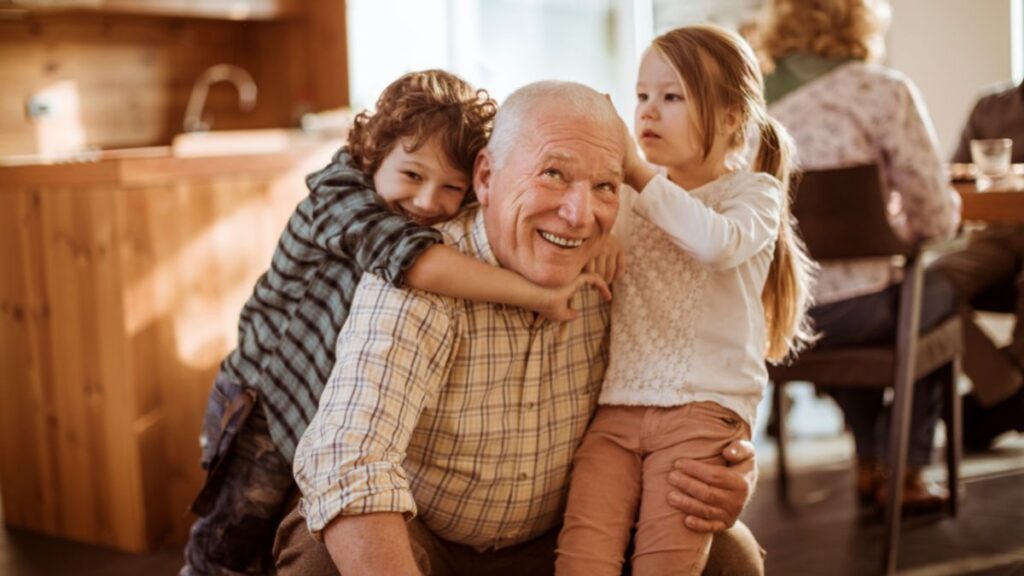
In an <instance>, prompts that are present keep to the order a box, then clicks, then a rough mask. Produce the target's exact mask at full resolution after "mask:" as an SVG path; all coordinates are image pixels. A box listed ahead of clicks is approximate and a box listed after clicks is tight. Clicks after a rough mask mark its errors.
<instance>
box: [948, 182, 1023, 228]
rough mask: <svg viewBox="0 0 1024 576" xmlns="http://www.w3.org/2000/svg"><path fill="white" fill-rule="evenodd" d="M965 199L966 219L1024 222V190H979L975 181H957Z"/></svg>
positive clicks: (956, 184) (956, 186) (961, 194)
mask: <svg viewBox="0 0 1024 576" xmlns="http://www.w3.org/2000/svg"><path fill="white" fill-rule="evenodd" d="M953 187H954V188H956V191H957V192H959V193H960V199H961V200H962V201H963V211H962V213H961V214H962V217H963V219H964V220H977V221H982V222H1017V223H1022V224H1024V190H1015V191H999V190H988V191H985V192H978V190H977V187H976V186H975V184H974V182H955V183H954V184H953Z"/></svg>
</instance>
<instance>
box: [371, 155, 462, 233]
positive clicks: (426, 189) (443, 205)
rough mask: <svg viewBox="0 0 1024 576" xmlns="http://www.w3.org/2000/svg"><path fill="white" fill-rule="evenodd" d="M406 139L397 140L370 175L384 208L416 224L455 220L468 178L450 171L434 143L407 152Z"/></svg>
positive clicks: (451, 169) (456, 171) (446, 160)
mask: <svg viewBox="0 0 1024 576" xmlns="http://www.w3.org/2000/svg"><path fill="white" fill-rule="evenodd" d="M410 144H411V141H410V139H408V138H402V139H399V140H398V142H396V143H395V145H394V146H393V147H392V148H391V151H390V152H388V155H387V156H385V157H384V160H383V162H381V164H380V168H378V169H377V172H375V173H374V175H373V186H374V188H376V189H377V194H379V195H380V197H381V198H383V199H384V203H385V204H387V206H388V208H390V209H391V210H394V211H395V212H397V213H399V214H403V215H405V216H407V217H409V218H410V219H411V220H413V221H414V222H417V223H419V224H425V225H428V224H434V223H437V222H441V221H443V220H448V219H449V218H451V217H453V216H455V214H457V213H458V211H459V207H460V206H461V205H462V199H463V198H465V196H466V192H468V191H469V187H470V179H469V175H468V174H464V173H463V172H462V171H461V170H458V169H456V168H454V167H452V165H451V163H450V162H449V161H448V158H447V157H446V156H445V153H444V150H443V149H442V148H441V146H440V144H439V143H438V139H437V138H436V137H435V138H431V139H429V140H427V141H426V142H424V143H423V145H422V146H420V147H419V149H417V150H415V151H413V152H408V151H407V150H406V146H408V145H410Z"/></svg>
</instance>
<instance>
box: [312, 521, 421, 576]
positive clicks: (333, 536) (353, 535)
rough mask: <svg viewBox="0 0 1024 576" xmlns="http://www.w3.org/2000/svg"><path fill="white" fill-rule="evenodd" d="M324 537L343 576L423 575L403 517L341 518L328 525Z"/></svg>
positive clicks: (328, 549)
mask: <svg viewBox="0 0 1024 576" xmlns="http://www.w3.org/2000/svg"><path fill="white" fill-rule="evenodd" d="M323 537H324V544H325V545H326V546H327V551H328V552H329V553H330V555H331V559H332V560H334V565H335V566H337V568H338V571H339V572H341V573H342V574H386V575H389V576H390V575H391V574H394V575H396V576H405V575H408V576H419V575H420V570H419V568H417V567H416V561H415V560H414V558H413V554H412V545H411V544H410V543H409V533H408V531H406V528H405V518H403V517H402V515H401V514H398V513H394V512H383V513H379V514H364V515H360V516H340V517H338V518H335V519H334V521H332V522H331V523H330V524H328V525H327V528H325V529H324V531H323Z"/></svg>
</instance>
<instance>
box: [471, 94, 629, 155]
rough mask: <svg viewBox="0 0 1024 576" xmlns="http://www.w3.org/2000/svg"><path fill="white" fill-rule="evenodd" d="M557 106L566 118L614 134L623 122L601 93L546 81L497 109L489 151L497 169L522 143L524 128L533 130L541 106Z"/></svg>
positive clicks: (509, 98) (514, 96)
mask: <svg viewBox="0 0 1024 576" xmlns="http://www.w3.org/2000/svg"><path fill="white" fill-rule="evenodd" d="M541 104H544V105H554V106H557V107H558V109H559V111H560V112H561V113H562V115H563V116H564V117H572V118H579V119H581V120H592V121H597V122H601V123H604V124H606V125H607V126H608V128H609V129H611V131H612V133H613V134H614V133H615V131H614V130H615V126H616V125H617V124H618V123H619V122H620V120H619V117H618V115H617V114H616V113H615V108H613V107H612V105H611V102H609V101H608V99H607V98H606V97H605V96H604V95H603V94H601V93H600V92H598V91H596V90H594V89H593V88H590V87H589V86H585V85H583V84H579V83H577V82H564V81H561V80H543V81H540V82H534V83H532V84H527V85H526V86H523V87H522V88H519V89H518V90H516V91H515V92H513V93H512V94H510V95H509V97H508V98H506V99H505V102H503V103H502V104H501V106H499V107H498V113H497V115H496V116H495V117H494V129H493V130H492V132H491V139H490V140H489V141H488V143H487V149H488V150H489V151H490V152H491V158H492V159H493V161H494V164H495V167H500V166H501V165H503V164H504V163H505V159H506V158H507V157H508V153H509V152H511V151H512V149H513V147H514V146H515V145H516V144H517V143H518V142H520V135H521V134H522V131H523V130H524V129H525V128H528V127H532V126H534V124H533V123H531V122H530V116H531V113H532V112H534V111H535V110H536V108H537V107H538V106H539V105H541Z"/></svg>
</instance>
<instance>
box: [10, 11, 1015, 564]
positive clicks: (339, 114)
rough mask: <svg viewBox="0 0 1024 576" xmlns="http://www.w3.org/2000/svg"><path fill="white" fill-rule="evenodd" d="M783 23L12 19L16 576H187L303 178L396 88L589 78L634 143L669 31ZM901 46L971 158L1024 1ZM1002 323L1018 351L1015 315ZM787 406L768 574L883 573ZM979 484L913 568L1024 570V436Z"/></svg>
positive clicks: (759, 505)
mask: <svg viewBox="0 0 1024 576" xmlns="http://www.w3.org/2000/svg"><path fill="white" fill-rule="evenodd" d="M760 9H761V2H760V1H759V0H0V367H2V372H0V447H2V454H0V495H2V500H0V509H2V513H3V518H4V522H5V525H6V527H7V528H6V529H5V530H4V531H3V532H0V574H5V575H6V574H12V575H14V574H18V575H20V574H68V573H75V574H158V573H159V574H172V573H175V571H176V570H177V567H178V565H179V560H178V559H179V558H180V554H181V546H182V543H183V542H184V538H185V536H186V534H187V527H188V526H189V524H190V523H191V521H192V519H191V517H190V516H188V515H187V514H186V512H185V511H186V508H187V505H188V503H189V502H190V500H191V498H192V496H193V495H194V494H195V491H196V490H197V488H198V486H199V483H200V481H201V473H200V470H199V467H198V465H197V462H198V457H199V449H198V443H197V433H198V430H199V424H200V420H201V417H202V413H203V409H204V407H205V399H206V394H207V393H208V391H209V388H210V385H211V384H212V380H213V376H214V374H215V373H216V370H217V366H218V364H219V362H220V360H221V359H222V358H223V357H224V355H225V354H226V353H227V352H229V351H230V350H231V348H232V347H233V345H234V342H235V338H236V334H235V327H236V325H237V315H238V311H239V310H240V308H241V305H242V303H243V302H244V301H245V299H246V298H247V297H248V295H249V293H250V291H251V289H252V285H253V282H254V281H255V279H256V277H257V276H258V275H259V274H260V273H261V272H262V271H263V270H264V268H265V266H266V263H267V261H268V258H269V255H270V253H271V252H272V250H273V247H274V244H275V242H276V239H277V237H278V235H279V233H280V230H281V228H282V226H283V224H284V222H285V221H286V219H287V217H288V215H289V214H290V213H291V211H292V209H293V207H294V205H295V204H296V203H297V202H298V201H299V200H300V199H301V198H302V197H303V196H304V195H305V193H306V190H305V186H304V181H303V176H304V175H305V174H306V173H308V172H311V171H313V170H315V169H317V168H319V167H320V166H322V165H323V164H324V163H325V162H326V161H327V160H328V159H329V158H330V155H331V153H332V152H333V151H334V150H335V149H337V148H338V146H340V144H341V143H342V141H343V138H344V134H345V132H346V130H347V125H348V122H349V121H350V119H351V117H352V115H353V114H354V113H355V112H358V111H359V110H361V109H363V108H367V107H372V106H373V104H374V101H375V99H376V96H377V95H378V94H379V93H380V91H381V90H382V89H383V88H384V86H386V85H387V84H388V83H390V82H391V81H392V80H394V79H395V78H396V77H398V76H399V75H401V74H402V73H404V72H407V71H410V70H417V69H424V68H434V67H436V68H445V69H447V70H450V71H452V72H455V73H457V74H459V75H461V76H463V77H464V78H466V79H467V80H469V81H470V82H471V83H473V84H474V85H475V86H478V87H481V88H485V89H487V90H488V91H489V92H490V93H491V94H492V95H493V96H494V97H495V98H496V99H498V101H499V102H500V101H501V100H502V99H504V97H505V96H506V95H507V94H509V92H511V91H512V90H514V89H515V88H516V87H518V86H521V85H523V84H525V83H527V82H530V81H534V80H539V79H547V78H557V79H565V80H576V81H579V82H583V83H586V84H588V85H590V86H593V87H594V88H596V89H597V90H600V91H602V92H606V93H608V94H610V95H611V97H612V100H613V102H614V104H615V106H616V108H617V109H618V110H619V111H620V114H621V115H622V116H623V117H624V118H625V119H626V120H627V122H629V123H632V118H633V105H634V96H633V85H634V83H635V73H636V67H637V63H638V61H639V58H640V55H641V53H642V51H643V49H644V48H645V47H646V46H647V45H648V44H649V42H650V40H651V39H652V38H653V37H654V36H655V35H657V34H659V33H661V32H664V31H666V30H669V29H671V28H674V27H677V26H680V25H685V24H692V23H701V22H714V23H718V24H721V25H724V26H728V27H731V28H734V29H742V28H743V27H745V26H747V25H749V24H750V23H751V22H753V21H754V20H755V18H756V17H757V15H758V13H759V10H760ZM887 46H888V51H887V56H886V58H885V63H886V64H887V65H888V66H891V67H892V68H895V69H897V70H900V71H902V72H904V73H906V74H907V75H908V76H909V77H911V78H912V79H913V80H914V82H915V83H916V84H917V86H918V87H919V88H920V89H921V92H922V94H923V96H924V100H925V103H926V104H927V108H928V112H929V113H930V115H931V118H932V121H933V123H934V126H935V131H936V135H937V137H938V141H939V146H940V148H941V152H942V154H943V156H944V158H948V157H949V155H950V154H951V153H952V152H953V149H954V147H955V146H956V142H957V139H958V136H959V133H960V130H961V128H962V126H963V122H964V120H965V118H966V117H967V114H968V112H969V111H970V109H971V107H972V105H973V103H974V101H975V99H976V98H977V95H978V94H979V92H980V91H982V90H983V89H984V88H985V87H987V86H990V85H993V84H996V83H1006V82H1014V83H1019V82H1020V81H1021V79H1022V76H1024V0H970V1H968V0H894V1H893V23H892V26H891V28H890V30H889V33H888V36H887ZM983 325H984V327H985V328H986V330H989V331H991V333H992V334H993V335H994V337H996V338H999V339H1002V340H1006V339H1007V338H1009V332H1010V330H1011V326H1012V318H1007V317H1006V316H1005V315H991V316H986V317H985V318H984V319H983ZM961 385H962V387H964V389H967V388H969V386H970V382H969V381H968V380H966V379H963V381H962V382H961ZM788 397H789V398H790V399H791V402H792V407H791V409H790V410H789V416H788V420H787V422H788V424H789V425H788V428H789V430H788V434H789V436H790V437H791V439H792V440H793V442H792V444H791V446H792V447H791V451H792V453H791V457H790V458H791V460H792V468H793V474H794V480H793V482H794V484H793V488H794V490H795V491H796V493H797V494H799V497H798V498H797V499H796V500H797V503H796V504H790V505H783V504H782V503H781V502H779V501H778V500H777V499H776V498H775V492H774V488H773V484H772V483H773V482H774V481H775V480H774V474H773V470H774V458H775V443H774V441H773V440H772V439H771V438H770V437H768V436H767V435H766V434H765V425H766V423H767V422H768V420H769V418H768V412H769V410H768V406H767V403H766V404H765V406H763V407H762V408H763V409H762V411H761V417H760V418H759V429H758V431H757V434H756V440H757V445H758V457H759V460H760V463H761V468H762V479H761V483H762V487H761V488H760V489H759V493H758V495H757V496H756V497H755V500H754V502H753V503H752V504H751V505H750V507H749V509H748V511H747V512H746V515H745V516H744V520H745V521H746V522H747V523H748V524H749V525H750V526H751V527H752V528H753V530H754V532H755V534H756V535H757V536H758V537H759V539H760V540H761V542H762V545H763V546H764V547H765V548H766V549H767V550H768V552H769V555H768V560H767V568H768V572H769V573H770V574H798V573H800V574H822V573H850V574H862V573H863V574H869V573H874V572H875V571H876V570H877V564H878V560H879V558H880V557H879V552H878V550H879V546H880V539H881V537H882V536H881V535H882V532H881V526H880V522H879V519H878V518H877V517H873V516H872V515H871V514H869V513H866V512H864V511H861V510H859V509H858V508H857V507H856V505H855V503H854V502H853V494H852V490H851V489H850V487H849V485H850V481H851V480H850V478H849V469H850V465H851V461H852V454H853V449H852V441H851V440H850V438H849V436H848V434H846V433H845V431H844V425H843V421H842V416H841V414H840V413H839V411H838V410H837V409H836V408H835V406H834V404H832V402H831V400H829V399H827V398H825V397H819V396H818V395H816V394H815V393H814V389H813V387H812V386H810V385H795V386H791V387H790V392H789V395H788ZM941 432H942V431H941V429H940V434H941ZM941 444H942V442H940V445H941ZM963 468H964V469H963V475H964V477H965V479H966V481H967V484H966V486H967V495H966V501H965V508H964V509H963V511H962V512H961V514H960V515H959V516H958V517H956V518H950V517H937V518H926V519H923V520H917V519H914V520H911V521H910V522H909V524H908V525H907V526H906V527H905V529H904V530H905V532H906V534H905V540H904V544H903V552H902V554H901V560H900V566H901V570H902V571H903V572H905V573H908V574H961V573H977V574H1002V575H1010V574H1024V476H1022V475H1021V473H1022V471H1024V442H1022V441H1021V438H1020V436H1019V435H1015V434H1009V435H1007V436H1005V437H1003V438H1001V439H1000V440H999V442H997V443H996V445H995V448H994V449H993V450H991V451H989V452H988V453H986V454H983V455H978V456H971V457H969V458H967V459H966V460H965V462H964V467H963ZM942 477H943V474H942V471H941V470H939V471H938V474H937V475H936V478H942ZM798 544H799V545H798Z"/></svg>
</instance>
